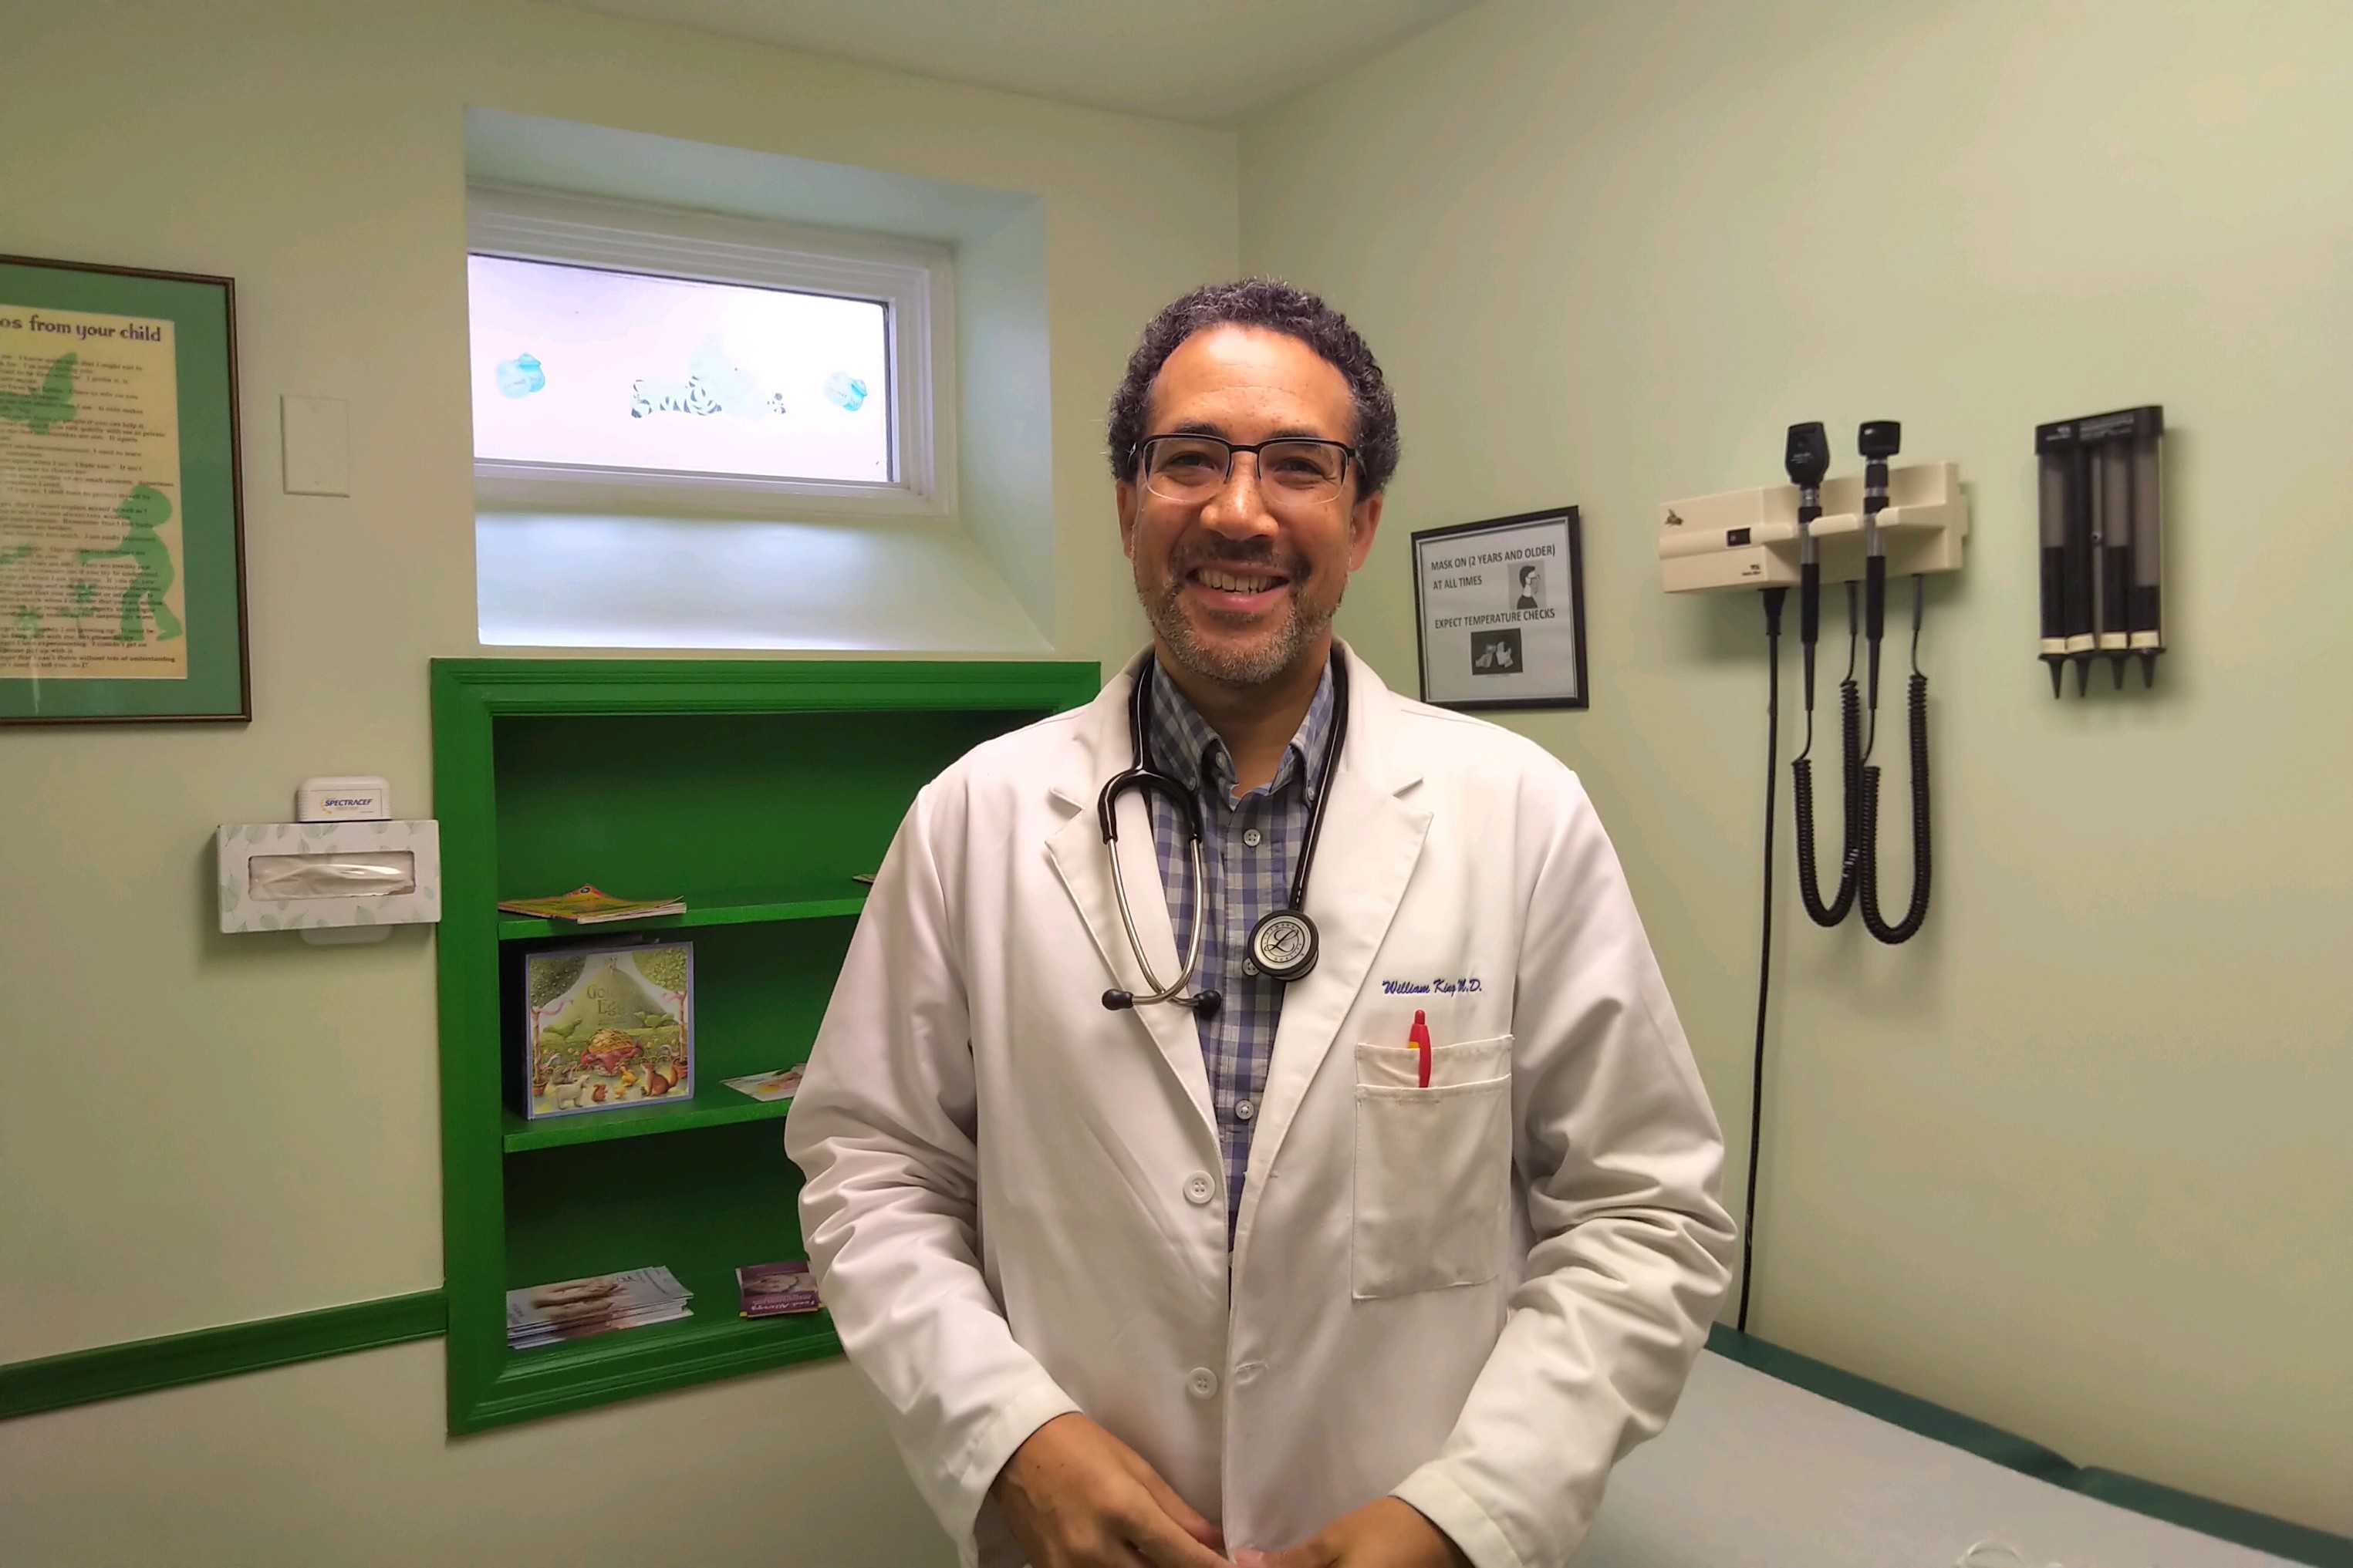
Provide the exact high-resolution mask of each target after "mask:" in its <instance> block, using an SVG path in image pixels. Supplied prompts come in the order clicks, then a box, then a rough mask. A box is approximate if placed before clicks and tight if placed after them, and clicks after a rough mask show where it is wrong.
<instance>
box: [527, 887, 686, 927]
mask: <svg viewBox="0 0 2353 1568" xmlns="http://www.w3.org/2000/svg"><path fill="white" fill-rule="evenodd" d="M499 908H500V909H501V910H505V911H506V912H507V913H508V914H511V915H537V916H538V917H539V918H540V919H541V920H545V921H568V922H569V923H571V924H573V925H583V926H586V925H596V924H598V923H600V922H602V921H641V920H645V919H647V918H648V917H649V916H652V915H682V914H684V913H686V900H684V899H617V898H615V897H614V896H613V895H612V894H610V893H607V892H606V891H604V890H603V889H599V888H595V887H590V886H588V885H586V884H583V885H582V886H580V887H577V888H575V889H572V890H571V891H570V892H568V893H558V894H556V895H555V896H554V897H553V898H547V899H505V900H501V901H500V903H499Z"/></svg>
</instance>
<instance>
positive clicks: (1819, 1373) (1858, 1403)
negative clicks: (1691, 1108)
mask: <svg viewBox="0 0 2353 1568" xmlns="http://www.w3.org/2000/svg"><path fill="white" fill-rule="evenodd" d="M1707 1348H1708V1349H1710V1350H1712V1351H1714V1352H1715V1353H1716V1354H1718V1355H1720V1356H1722V1357H1724V1358H1725V1360H1726V1361H1736V1362H1738V1363H1740V1364H1741V1365H1743V1366H1745V1367H1748V1368H1750V1369H1751V1370H1753V1371H1756V1372H1761V1373H1765V1374H1766V1375H1767V1377H1777V1378H1779V1379H1780V1380H1781V1381H1782V1382H1783V1383H1788V1384H1796V1385H1797V1386H1798V1387H1799V1388H1802V1389H1804V1390H1805V1391H1806V1392H1807V1393H1809V1394H1820V1395H1821V1396H1822V1397H1823V1398H1824V1399H1829V1400H1834V1401H1836V1402H1837V1403H1839V1404H1841V1405H1846V1406H1848V1407H1849V1408H1850V1409H1854V1410H1860V1411H1862V1413H1863V1414H1864V1415H1873V1416H1876V1417H1878V1418H1879V1419H1880V1420H1882V1421H1884V1422H1886V1423H1887V1424H1888V1425H1889V1426H1901V1427H1903V1428H1904V1430H1905V1431H1906V1432H1916V1433H1918V1434H1919V1435H1920V1436H1923V1437H1933V1438H1935V1439H1936V1441H1937V1442H1939V1443H1945V1444H1948V1445H1950V1446H1951V1447H1956V1448H1958V1449H1960V1450H1962V1451H1963V1452H1964V1453H1969V1454H1975V1455H1976V1456H1977V1457H1978V1458H1980V1459H1990V1460H1992V1461H1993V1462H1994V1463H1995V1464H1997V1465H2000V1466H2001V1467H2002V1468H2005V1469H2011V1470H2017V1471H2019V1472H2021V1474H2024V1475H2030V1476H2032V1477H2034V1478H2035V1479H2037V1480H2045V1481H2051V1482H2053V1483H2055V1484H2057V1485H2060V1486H2064V1485H2066V1484H2067V1479H2068V1478H2069V1477H2071V1476H2073V1474H2074V1473H2075V1465H2074V1462H2073V1460H2071V1459H2069V1458H2067V1457H2066V1456H2065V1455H2063V1454H2060V1453H2056V1452H2054V1451H2052V1449H2049V1448H2046V1447H2043V1446H2042V1444H2040V1443H2032V1442H2029V1441H2028V1440H2027V1439H2025V1438H2023V1437H2021V1436H2018V1434H2016V1433H2015V1432H2005V1431H2003V1430H2002V1429H2001V1428H2000V1427H1999V1426H1989V1425H1988V1424H1987V1423H1985V1422H1983V1421H1978V1420H1976V1419H1974V1418H1972V1417H1970V1416H1967V1415H1962V1414H1961V1413H1960V1412H1958V1411H1957V1410H1947V1409H1946V1408H1945V1407H1944V1406H1943V1405H1937V1404H1935V1403H1933V1402H1932V1401H1929V1400H1926V1399H1921V1398H1918V1397H1916V1396H1915V1395H1913V1394H1905V1393H1901V1392H1899V1391H1898V1390H1896V1389H1893V1388H1890V1387H1888V1386H1887V1385H1886V1384H1883V1383H1873V1382H1872V1381H1871V1379H1869V1378H1867V1377H1858V1376H1856V1375H1855V1374H1854V1373H1851V1372H1841V1370H1839V1369H1838V1368H1837V1367H1834V1366H1831V1364H1830V1363H1827V1362H1819V1361H1816V1360H1814V1359H1813V1358H1812V1357H1811V1356H1803V1355H1799V1353H1798V1352H1795V1351H1790V1350H1783V1349H1782V1348H1781V1347H1780V1346H1779V1345H1777V1344H1773V1343H1770V1342H1767V1341H1765V1340H1760V1339H1758V1338H1757V1337H1756V1336H1755V1335H1753V1334H1744V1333H1742V1332H1741V1331H1739V1330H1737V1329H1735V1328H1732V1327H1730V1326H1728V1325H1726V1324H1724V1323H1718V1324H1716V1325H1715V1327H1713V1328H1711V1329H1710V1330H1709V1331H1708V1335H1707Z"/></svg>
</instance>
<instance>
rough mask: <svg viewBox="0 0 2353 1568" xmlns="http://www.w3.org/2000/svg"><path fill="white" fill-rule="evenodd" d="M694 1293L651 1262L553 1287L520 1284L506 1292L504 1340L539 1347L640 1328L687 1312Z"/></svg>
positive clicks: (528, 1347) (524, 1347) (514, 1346)
mask: <svg viewBox="0 0 2353 1568" xmlns="http://www.w3.org/2000/svg"><path fill="white" fill-rule="evenodd" d="M693 1296H694V1292H693V1291H691V1290H690V1289H687V1288H686V1287H685V1286H683V1285H681V1284H680V1283H679V1282H678V1276H676V1275H674V1274H672V1273H671V1272H670V1270H669V1269H667V1268H662V1267H661V1266H660V1265H659V1264H657V1265H655V1266H654V1267H653V1268H632V1269H630V1270H629V1271H628V1273H626V1274H593V1275H590V1276H589V1277H588V1278H587V1279H563V1280H558V1281H557V1282H556V1283H554V1284H553V1285H526V1286H524V1287H523V1288H522V1289H520V1290H510V1291H508V1292H507V1344H508V1346H509V1347H510V1348H512V1349H514V1350H519V1351H526V1350H531V1349H533V1348H534V1347H536V1346H539V1345H552V1344H559V1343H562V1342H565V1341H567V1340H577V1339H585V1338H586V1337H587V1336H588V1335H590V1334H607V1333H611V1332H612V1331H614V1330H616V1329H638V1328H643V1327H645V1326H646V1325H647V1324H649V1323H667V1322H671V1321H675V1320H677V1319H680V1318H683V1317H687V1316H689V1315H690V1314H691V1312H692V1310H693V1309H691V1307H689V1306H688V1305H687V1302H688V1301H690V1300H692V1299H693Z"/></svg>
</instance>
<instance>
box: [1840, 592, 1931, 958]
mask: <svg viewBox="0 0 2353 1568" xmlns="http://www.w3.org/2000/svg"><path fill="white" fill-rule="evenodd" d="M1920 581H1921V580H1920V579H1919V578H1918V577H1915V578H1913V579H1912V683H1911V689H1910V691H1909V692H1908V693H1907V695H1906V697H1905V709H1906V710H1908V715H1909V722H1910V730H1911V739H1912V901H1911V904H1910V906H1909V907H1908V908H1907V909H1905V911H1904V918H1903V919H1902V920H1901V921H1897V922H1896V923H1895V924H1894V925H1892V926H1891V925H1889V924H1888V923H1887V921H1886V920H1885V918H1884V917H1883V915H1882V914H1881V913H1880V910H1879V769H1878V768H1876V767H1872V766H1866V767H1865V768H1864V769H1863V770H1862V801H1861V807H1862V856H1863V860H1862V868H1861V869H1860V874H1859V875H1858V877H1857V879H1856V880H1857V882H1858V883H1859V885H1860V886H1861V889H1862V923H1863V926H1864V927H1865V929H1867V930H1868V931H1870V932H1871V934H1872V935H1873V936H1875V937H1877V938H1878V939H1879V940H1880V941H1882V942H1886V943H1887V944H1889V945H1890V946H1894V944H1895V943H1897V942H1909V941H1911V940H1912V939H1913V938H1914V937H1915V936H1917V935H1919V934H1920V928H1921V926H1923V925H1924V924H1926V922H1927V919H1928V881H1929V872H1930V868H1931V867H1930V860H1929V834H1928V678H1927V677H1926V676H1925V675H1923V674H1921V673H1920V618H1921V617H1920V612H1921V586H1920Z"/></svg>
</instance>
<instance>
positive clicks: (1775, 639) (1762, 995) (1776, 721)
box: [1734, 588, 1789, 1333]
mask: <svg viewBox="0 0 2353 1568" xmlns="http://www.w3.org/2000/svg"><path fill="white" fill-rule="evenodd" d="M1788 593H1789V590H1788V589H1787V588H1767V589H1766V590H1765V641H1766V643H1767V646H1768V647H1770V649H1771V653H1770V655H1769V657H1768V658H1767V665H1768V666H1769V668H1770V670H1771V673H1770V675H1769V676H1768V677H1767V686H1766V689H1765V917H1764V922H1763V935H1762V936H1761V938H1760V939H1759V941H1758V942H1757V1057H1756V1061H1755V1064H1754V1065H1753V1066H1752V1067H1751V1068H1750V1070H1749V1078H1748V1199H1747V1204H1746V1215H1744V1217H1743V1218H1742V1220H1741V1224H1740V1313H1739V1317H1738V1319H1737V1320H1736V1322H1735V1325H1734V1326H1735V1327H1736V1328H1738V1329H1739V1330H1740V1331H1741V1332H1743V1333H1746V1332H1747V1331H1748V1281H1749V1279H1750V1277H1751V1275H1752V1274H1753V1273H1754V1271H1755V1266H1756V1255H1757V1152H1758V1143H1759V1141H1760V1139H1761V1137H1762V1135H1763V1133H1764V1131H1765V1013H1766V1004H1767V1001H1768V1000H1769V999H1770V998H1771V996H1772V985H1773V818H1774V816H1775V813H1774V802H1773V778H1774V774H1775V773H1777V772H1778V771H1779V769H1780V766H1781V605H1782V602H1783V601H1784V600H1785V599H1787V598H1788Z"/></svg>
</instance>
